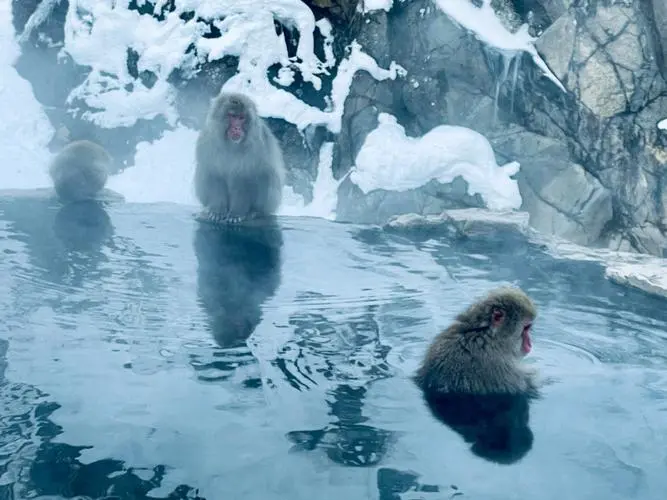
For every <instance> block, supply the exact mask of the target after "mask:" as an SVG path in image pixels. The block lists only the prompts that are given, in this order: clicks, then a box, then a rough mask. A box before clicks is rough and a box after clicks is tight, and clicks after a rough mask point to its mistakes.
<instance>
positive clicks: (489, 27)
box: [435, 0, 567, 92]
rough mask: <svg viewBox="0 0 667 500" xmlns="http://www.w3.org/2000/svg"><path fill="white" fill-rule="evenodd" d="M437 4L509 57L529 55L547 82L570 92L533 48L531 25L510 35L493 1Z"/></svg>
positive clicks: (457, 0)
mask: <svg viewBox="0 0 667 500" xmlns="http://www.w3.org/2000/svg"><path fill="white" fill-rule="evenodd" d="M435 3H436V4H437V6H438V7H439V8H440V10H442V11H443V12H444V13H445V14H447V15H448V16H449V17H450V18H451V19H452V20H454V21H456V22H457V23H458V24H460V25H461V26H463V27H464V28H466V29H467V30H470V31H472V32H473V33H474V34H475V36H476V37H477V38H478V39H479V40H481V41H482V42H484V43H486V44H488V45H490V46H492V47H495V48H496V49H498V50H499V51H501V52H506V53H509V54H515V53H517V52H526V53H528V54H529V55H530V56H531V57H532V58H533V61H534V62H535V64H536V65H537V66H538V67H539V68H540V69H541V70H542V72H543V73H544V74H545V75H546V76H547V78H549V79H550V80H551V81H553V82H554V83H555V84H556V85H558V87H559V88H560V89H561V90H562V91H563V92H567V91H566V90H565V87H564V86H563V84H562V83H561V82H560V80H558V78H557V77H556V75H554V74H553V73H552V72H551V70H550V69H549V67H548V66H547V64H546V63H545V62H544V60H543V59H542V58H541V57H540V55H539V54H538V53H537V49H536V48H535V45H534V44H533V43H534V42H535V40H536V39H535V38H533V37H532V36H530V34H529V33H528V25H527V24H524V25H523V26H521V28H519V29H518V30H517V31H516V33H512V32H510V31H509V30H508V29H507V28H505V26H503V24H502V23H501V22H500V19H498V16H496V13H495V12H494V10H493V7H491V0H482V6H481V7H475V5H473V3H472V2H470V0H435Z"/></svg>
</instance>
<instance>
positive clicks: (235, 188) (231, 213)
mask: <svg viewBox="0 0 667 500" xmlns="http://www.w3.org/2000/svg"><path fill="white" fill-rule="evenodd" d="M230 109H236V110H239V109H243V110H244V111H245V115H246V127H245V132H246V136H245V138H244V139H243V140H242V141H241V142H240V143H238V144H236V143H233V142H232V141H230V140H229V139H228V138H227V135H226V134H227V126H228V117H227V114H228V112H229V110H230ZM196 160H197V166H196V169H195V180H194V181H195V193H196V195H197V198H198V199H199V201H200V202H201V204H202V205H203V206H204V208H205V212H206V211H208V212H209V214H210V217H211V219H216V220H217V221H218V222H222V221H225V220H229V221H230V222H238V221H240V220H245V219H248V218H252V217H255V216H263V215H273V214H275V213H276V211H277V210H278V207H279V206H280V202H281V200H282V190H283V184H284V178H285V167H284V160H283V155H282V151H281V149H280V145H279V144H278V141H277V139H276V138H275V136H274V135H273V133H272V132H271V130H270V129H269V127H268V126H267V125H266V123H264V121H263V120H262V118H261V117H260V116H259V115H258V114H257V109H256V106H255V104H254V102H253V101H252V100H251V99H250V98H248V97H247V96H245V95H242V94H236V93H222V94H220V95H219V96H218V97H216V98H215V99H214V100H213V102H212V104H211V109H210V110H209V114H208V117H207V119H206V124H205V125H204V128H203V129H202V131H201V132H200V134H199V137H198V139H197V146H196Z"/></svg>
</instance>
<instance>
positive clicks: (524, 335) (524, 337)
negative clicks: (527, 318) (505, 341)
mask: <svg viewBox="0 0 667 500" xmlns="http://www.w3.org/2000/svg"><path fill="white" fill-rule="evenodd" d="M532 326H533V325H532V324H530V323H528V324H527V325H526V326H524V327H523V330H522V332H521V351H522V352H523V353H524V354H528V353H529V352H530V351H531V350H532V348H533V341H532V340H531V338H530V328H531V327H532Z"/></svg>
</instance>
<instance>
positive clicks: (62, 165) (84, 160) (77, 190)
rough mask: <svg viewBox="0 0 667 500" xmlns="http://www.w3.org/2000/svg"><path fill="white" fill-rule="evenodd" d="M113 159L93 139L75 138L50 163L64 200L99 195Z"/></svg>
mask: <svg viewBox="0 0 667 500" xmlns="http://www.w3.org/2000/svg"><path fill="white" fill-rule="evenodd" d="M112 161H113V160H112V158H111V155H110V154H109V153H108V152H107V150H106V149H104V148H103V147H102V146H100V145H99V144H95V143H94V142H91V141H87V140H81V141H74V142H71V143H69V144H68V145H67V146H65V147H64V148H63V149H62V151H60V153H58V154H57V155H56V157H55V158H54V159H53V162H52V163H51V166H50V167H49V174H50V176H51V179H52V180H53V186H54V188H55V190H56V194H57V195H58V198H59V199H60V201H62V202H63V203H69V202H76V201H85V200H93V199H95V198H96V197H97V196H98V195H99V194H100V192H101V191H102V190H103V189H104V186H105V185H106V183H107V179H108V178H109V169H110V167H111V164H112Z"/></svg>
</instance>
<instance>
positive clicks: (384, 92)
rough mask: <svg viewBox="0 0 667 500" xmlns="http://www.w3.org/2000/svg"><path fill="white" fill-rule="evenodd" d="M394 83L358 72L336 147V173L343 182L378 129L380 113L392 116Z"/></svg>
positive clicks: (349, 96)
mask: <svg viewBox="0 0 667 500" xmlns="http://www.w3.org/2000/svg"><path fill="white" fill-rule="evenodd" d="M392 84H393V82H390V81H383V82H378V81H376V80H374V79H373V77H371V76H370V75H369V74H368V73H365V72H364V73H357V74H356V75H355V76H354V79H353V81H352V86H351V88H350V93H349V95H348V97H347V99H346V100H345V114H344V116H343V124H342V130H341V133H340V134H339V136H338V140H337V141H336V144H335V146H334V153H333V167H332V168H333V171H334V175H335V177H336V178H338V179H340V178H341V177H342V176H343V175H344V174H346V173H347V172H348V171H349V170H350V168H351V167H352V165H354V160H355V158H356V157H357V154H358V153H359V151H360V150H361V146H363V144H364V141H365V139H366V136H367V135H368V133H369V132H370V131H371V130H373V129H375V128H376V127H377V126H378V115H379V114H380V113H391V111H392V105H393V100H394V97H393V92H392V88H391V85H392Z"/></svg>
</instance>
